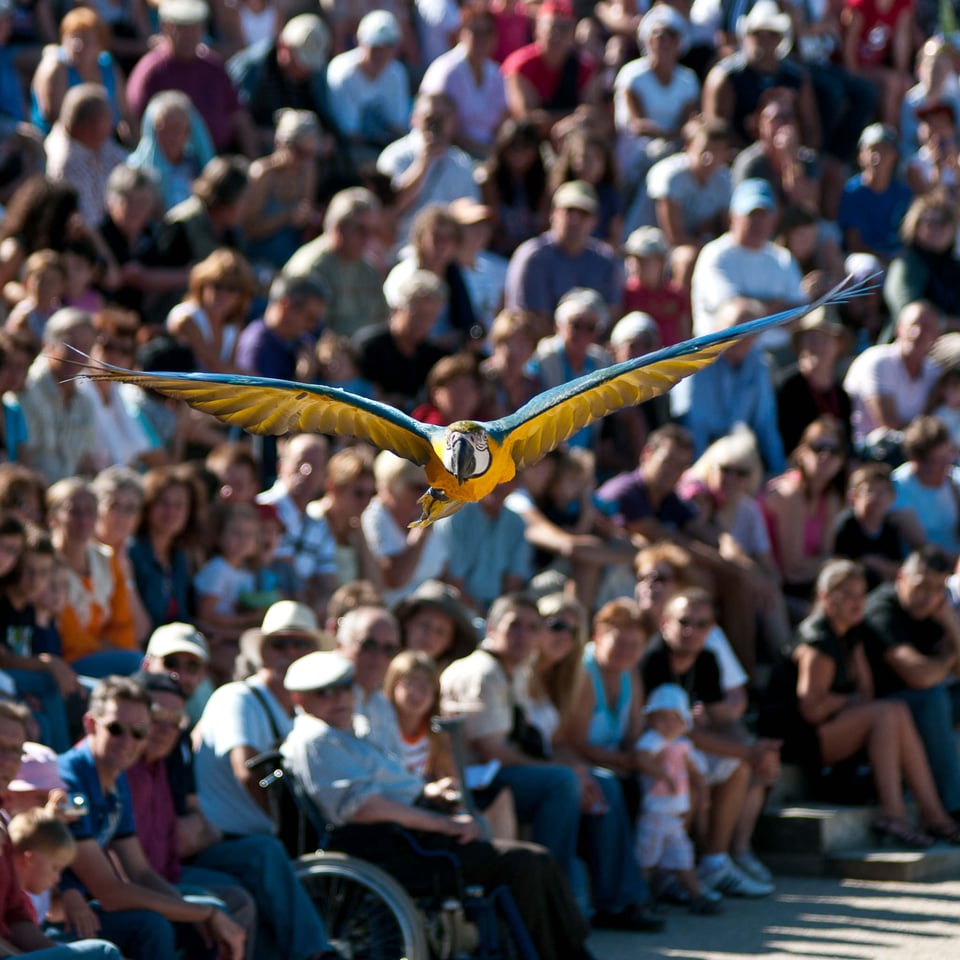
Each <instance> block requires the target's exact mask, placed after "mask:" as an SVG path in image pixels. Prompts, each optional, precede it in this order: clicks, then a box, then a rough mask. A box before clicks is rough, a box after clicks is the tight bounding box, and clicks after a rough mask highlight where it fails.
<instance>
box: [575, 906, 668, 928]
mask: <svg viewBox="0 0 960 960" xmlns="http://www.w3.org/2000/svg"><path fill="white" fill-rule="evenodd" d="M590 925H591V926H592V927H593V929H594V930H629V931H631V932H633V933H659V932H660V931H661V930H662V929H663V927H664V919H663V917H658V916H655V915H654V914H653V913H651V911H650V909H649V908H648V907H646V906H641V905H640V904H639V903H635V904H633V905H632V906H629V907H627V908H626V909H625V910H621V911H619V912H618V913H614V912H613V911H612V910H598V911H597V912H596V913H595V914H594V915H593V919H592V920H591V921H590Z"/></svg>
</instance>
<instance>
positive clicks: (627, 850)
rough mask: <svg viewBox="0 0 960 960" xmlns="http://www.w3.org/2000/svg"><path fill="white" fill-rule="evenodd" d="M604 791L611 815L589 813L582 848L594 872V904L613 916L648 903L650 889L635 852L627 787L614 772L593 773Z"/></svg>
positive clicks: (584, 820)
mask: <svg viewBox="0 0 960 960" xmlns="http://www.w3.org/2000/svg"><path fill="white" fill-rule="evenodd" d="M590 772H591V773H592V774H593V777H594V779H595V780H596V781H597V783H598V784H599V785H600V789H601V790H602V791H603V798H604V800H606V802H607V812H606V813H601V814H596V815H594V814H585V815H584V816H583V817H582V819H581V820H580V837H581V840H582V841H583V847H582V848H581V849H582V850H583V853H584V858H585V859H586V861H587V869H588V870H589V871H590V884H591V889H592V891H593V905H594V907H596V909H597V910H609V911H611V912H613V913H618V912H619V911H621V910H623V909H625V908H626V907H629V906H632V905H633V904H636V903H646V901H647V900H648V899H649V890H648V889H647V884H646V881H645V880H644V879H643V875H642V874H641V872H640V866H639V864H638V863H637V857H636V854H635V853H634V849H635V846H636V844H635V842H634V836H633V828H632V827H631V825H630V818H629V817H628V816H627V807H626V804H625V803H624V799H623V788H622V787H621V786H620V781H619V780H618V778H617V775H616V774H615V773H613V772H611V771H610V770H604V769H602V768H596V769H594V770H591V771H590Z"/></svg>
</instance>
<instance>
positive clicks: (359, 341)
mask: <svg viewBox="0 0 960 960" xmlns="http://www.w3.org/2000/svg"><path fill="white" fill-rule="evenodd" d="M353 343H354V347H355V349H356V351H357V355H358V356H359V360H360V375H361V376H362V377H366V379H367V380H369V381H371V383H374V384H376V385H377V386H378V387H379V388H380V391H381V392H382V393H383V394H385V395H387V396H388V397H389V396H393V397H396V396H398V395H399V396H400V397H402V398H404V399H406V400H408V401H409V403H408V404H407V406H408V407H412V406H413V405H414V403H415V402H416V401H417V400H418V399H419V398H420V396H421V394H422V392H423V388H424V385H425V384H426V382H427V374H428V373H429V372H430V368H431V367H432V366H433V365H434V364H435V363H436V362H437V361H438V360H439V359H440V358H441V357H444V356H446V351H444V350H441V349H440V347H437V346H434V344H432V343H429V342H426V341H424V342H423V343H421V344H419V345H418V346H417V348H416V350H415V351H414V354H413V356H412V357H408V356H407V355H406V354H403V353H401V352H400V350H399V349H398V348H397V344H396V342H395V341H394V339H393V335H392V334H391V333H390V328H389V326H388V325H387V324H385V323H381V324H377V325H376V326H373V327H368V328H365V329H363V330H361V331H360V332H359V333H358V334H357V335H356V336H355V337H354V339H353Z"/></svg>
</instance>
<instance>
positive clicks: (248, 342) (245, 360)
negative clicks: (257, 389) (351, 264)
mask: <svg viewBox="0 0 960 960" xmlns="http://www.w3.org/2000/svg"><path fill="white" fill-rule="evenodd" d="M329 298H330V294H329V292H328V290H327V287H326V284H324V282H323V281H322V280H321V279H320V278H319V277H316V276H313V275H310V276H302V277H291V276H287V275H286V274H284V273H281V274H280V275H279V276H278V277H277V278H276V279H275V280H274V281H273V283H272V284H271V285H270V299H269V301H268V303H267V309H266V310H265V311H264V314H263V316H262V317H261V318H260V319H259V320H254V321H253V323H251V324H249V325H248V326H247V327H246V329H245V330H244V331H243V333H242V334H241V335H240V339H239V341H238V343H237V366H239V367H240V368H241V369H242V370H248V371H249V372H250V373H255V374H258V375H259V376H261V377H273V378H275V379H278V380H295V379H296V378H297V361H298V359H299V357H300V354H301V352H302V351H303V350H304V349H306V348H309V347H310V346H312V343H313V338H314V337H315V336H316V334H317V333H318V332H319V329H320V324H321V323H322V322H323V318H324V316H325V314H326V308H327V301H328V300H329Z"/></svg>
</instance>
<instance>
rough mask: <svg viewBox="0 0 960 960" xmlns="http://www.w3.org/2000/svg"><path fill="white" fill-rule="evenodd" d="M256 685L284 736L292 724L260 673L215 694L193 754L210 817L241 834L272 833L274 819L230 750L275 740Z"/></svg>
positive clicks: (199, 791) (267, 746) (267, 745)
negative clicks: (237, 771) (245, 782)
mask: <svg viewBox="0 0 960 960" xmlns="http://www.w3.org/2000/svg"><path fill="white" fill-rule="evenodd" d="M250 685H252V686H255V687H256V688H257V689H258V690H259V691H260V693H261V694H262V695H263V698H264V700H266V702H267V704H268V706H269V709H270V714H271V716H272V717H273V721H274V724H276V727H277V731H278V732H279V734H280V736H281V738H282V737H285V736H286V735H287V734H288V733H289V732H290V731H291V730H292V729H293V718H292V717H289V716H287V714H286V713H285V712H284V711H283V708H282V707H281V706H280V704H279V703H277V701H276V699H275V698H274V696H273V694H271V693H270V691H269V690H268V689H267V688H266V687H265V686H264V685H263V683H262V682H261V681H260V680H259V679H258V678H256V677H253V678H251V679H250V681H249V685H248V684H247V683H242V682H237V683H228V684H225V685H224V686H222V687H218V688H217V689H216V690H214V691H213V693H212V694H211V695H210V699H209V700H208V701H207V705H206V707H205V708H204V710H203V716H201V718H200V723H199V724H198V729H199V731H200V738H201V739H200V745H199V747H198V748H197V751H196V753H195V754H194V771H195V773H196V778H197V796H198V797H199V800H200V806H201V808H202V809H203V813H204V815H205V816H206V818H207V819H208V820H209V821H210V822H211V823H212V824H214V825H215V826H217V827H219V828H220V829H221V830H222V831H223V832H224V833H235V834H238V835H240V836H249V835H250V834H261V833H264V834H270V833H273V832H274V826H273V821H272V820H271V819H270V817H269V816H267V814H266V813H265V812H264V811H263V810H262V809H261V808H260V807H258V806H257V805H256V804H255V803H254V802H253V798H252V797H251V796H250V794H249V793H247V791H246V789H245V788H244V787H243V786H241V784H240V781H239V780H237V778H236V777H235V776H234V774H233V768H232V767H231V765H230V751H231V750H233V749H234V747H241V746H248V747H252V748H253V749H254V750H256V751H257V752H258V753H259V752H261V751H264V750H269V749H270V748H271V747H273V745H274V743H275V742H276V737H275V736H274V733H273V729H272V727H271V725H270V720H269V718H268V716H267V714H266V712H265V711H264V708H263V705H262V704H261V703H260V701H259V700H258V699H257V697H256V695H255V694H254V693H253V691H252V690H250Z"/></svg>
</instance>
